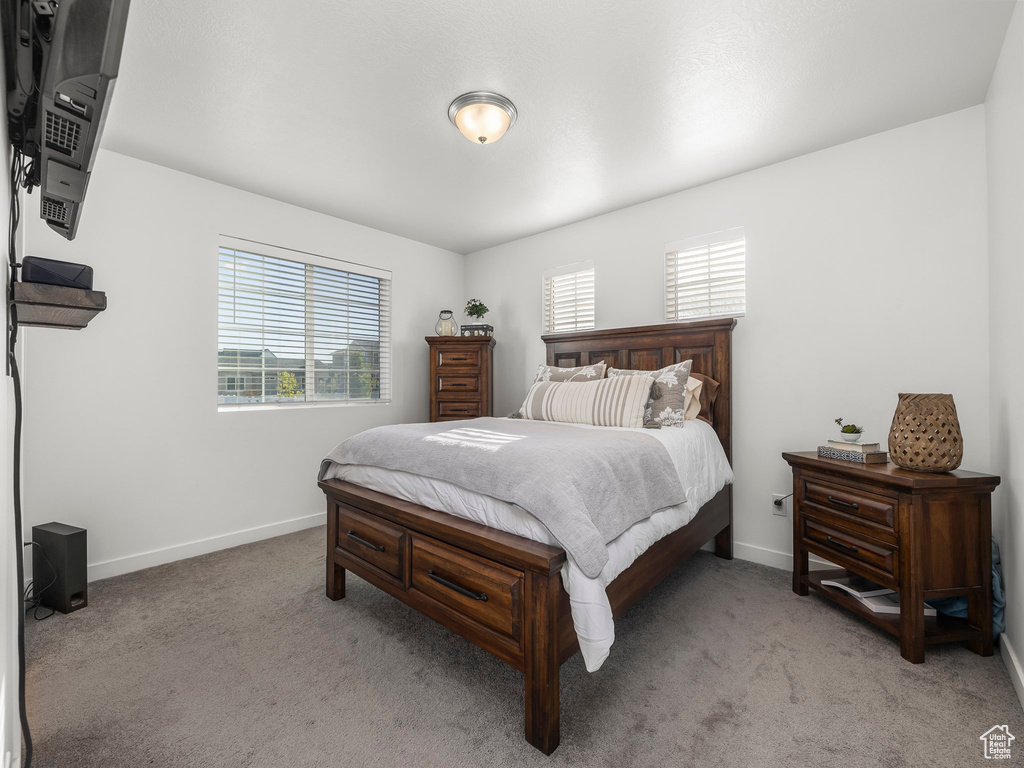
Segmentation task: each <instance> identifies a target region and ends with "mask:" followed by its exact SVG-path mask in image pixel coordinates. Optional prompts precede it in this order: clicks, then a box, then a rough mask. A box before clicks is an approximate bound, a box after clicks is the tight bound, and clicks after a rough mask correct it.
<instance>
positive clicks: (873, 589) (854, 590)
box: [821, 574, 895, 597]
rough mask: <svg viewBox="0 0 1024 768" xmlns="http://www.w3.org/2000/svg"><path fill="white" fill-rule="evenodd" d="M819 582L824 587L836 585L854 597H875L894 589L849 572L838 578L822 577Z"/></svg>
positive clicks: (889, 592)
mask: <svg viewBox="0 0 1024 768" xmlns="http://www.w3.org/2000/svg"><path fill="white" fill-rule="evenodd" d="M821 583H822V584H824V585H825V586H826V587H838V588H839V589H842V590H844V591H846V592H849V593H850V594H851V595H853V596H854V597H877V596H878V595H891V594H892V593H893V592H894V591H895V590H892V589H889V588H887V587H883V586H881V585H879V584H875V582H873V581H870V580H868V579H865V578H864V577H863V576H856V575H854V574H850V575H849V576H843V577H841V578H838V579H822V580H821Z"/></svg>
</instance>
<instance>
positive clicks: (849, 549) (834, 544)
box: [825, 536, 857, 552]
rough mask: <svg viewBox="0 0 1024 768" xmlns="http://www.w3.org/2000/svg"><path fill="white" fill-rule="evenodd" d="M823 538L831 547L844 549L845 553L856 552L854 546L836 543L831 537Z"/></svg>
mask: <svg viewBox="0 0 1024 768" xmlns="http://www.w3.org/2000/svg"><path fill="white" fill-rule="evenodd" d="M825 538H826V539H827V540H828V543H829V544H831V545H832V546H833V547H839V548H840V549H845V550H846V551H847V552H856V551H857V548H856V547H855V546H853V545H852V544H844V543H843V542H841V541H836V540H835V539H833V538H832V537H831V536H826V537H825Z"/></svg>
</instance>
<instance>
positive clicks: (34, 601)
mask: <svg viewBox="0 0 1024 768" xmlns="http://www.w3.org/2000/svg"><path fill="white" fill-rule="evenodd" d="M23 546H25V547H38V548H39V554H40V555H42V557H43V562H45V563H46V567H47V568H49V569H50V573H52V574H53V578H52V579H50V583H49V584H47V585H46V586H45V587H43V588H42V589H40V590H36V589H35V586H36V583H35V580H33V581H30V582H29V583H28V585H27V586H26V587H25V593H24V595H22V598H21V602H22V605H24V608H25V613H28V612H29V611H32V618H33V619H35V620H36V621H43V620H45V619H48V618H50V617H51V616H53V614H55V613H56V611H55V610H54V609H53V608H51V609H50V612H49V613H44V614H42V615H40V614H39V609H40V608H42V607H43V605H42V603H43V595H44V594H45V593H46V590H48V589H49V588H50V587H52V586H53V585H54V584H56V583H57V569H56V568H54V567H53V563H51V562H50V558H48V557H47V556H46V550H45V549H43V547H42V545H41V544H39V543H38V542H35V541H26V542H25V544H24V545H23Z"/></svg>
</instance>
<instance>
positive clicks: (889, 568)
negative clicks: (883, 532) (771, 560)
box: [803, 516, 899, 584]
mask: <svg viewBox="0 0 1024 768" xmlns="http://www.w3.org/2000/svg"><path fill="white" fill-rule="evenodd" d="M803 543H804V544H805V545H806V546H808V548H809V549H812V551H815V552H816V553H817V554H819V555H821V556H822V557H824V558H826V559H828V560H830V561H832V562H834V563H836V564H837V565H842V566H844V567H848V568H851V569H853V570H855V571H857V572H858V573H864V575H866V576H868V577H869V578H875V580H876V581H880V582H881V583H885V584H888V583H892V582H895V581H897V577H896V574H897V573H898V566H899V562H898V558H899V550H898V549H897V548H896V547H894V546H891V545H889V544H886V543H884V542H881V541H869V540H868V539H867V538H866V537H863V536H860V535H858V534H856V533H853V532H852V531H848V530H846V529H844V528H841V527H839V526H833V525H830V524H828V523H826V522H824V521H822V520H817V519H815V518H813V517H807V516H804V518H803ZM864 566H869V568H867V569H865V567H864ZM886 577H888V578H886Z"/></svg>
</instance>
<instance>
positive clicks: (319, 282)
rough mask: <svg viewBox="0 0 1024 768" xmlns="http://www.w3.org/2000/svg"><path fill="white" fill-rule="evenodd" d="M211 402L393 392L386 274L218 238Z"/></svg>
mask: <svg viewBox="0 0 1024 768" xmlns="http://www.w3.org/2000/svg"><path fill="white" fill-rule="evenodd" d="M219 253H220V255H219V269H218V273H219V279H218V297H219V302H218V305H219V312H218V324H217V372H218V375H217V403H218V407H219V408H221V409H224V410H229V409H231V408H234V407H237V406H247V405H259V404H265V405H275V406H287V405H301V404H328V403H356V402H359V403H375V402H377V403H379V402H388V401H389V400H390V398H391V343H390V336H389V331H390V310H391V302H390V296H391V273H390V272H387V271H385V270H380V269H374V268H372V267H364V266H361V265H356V264H349V263H347V262H344V261H338V260H336V259H328V258H324V257H320V256H313V255H311V254H305V253H300V252H298V251H291V250H287V249H284V248H275V247H274V246H267V245H261V244H258V243H252V242H248V241H245V240H235V239H233V238H222V239H221V247H220V252H219Z"/></svg>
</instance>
